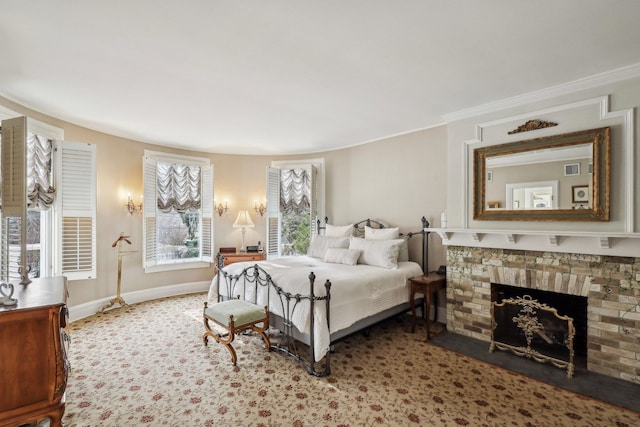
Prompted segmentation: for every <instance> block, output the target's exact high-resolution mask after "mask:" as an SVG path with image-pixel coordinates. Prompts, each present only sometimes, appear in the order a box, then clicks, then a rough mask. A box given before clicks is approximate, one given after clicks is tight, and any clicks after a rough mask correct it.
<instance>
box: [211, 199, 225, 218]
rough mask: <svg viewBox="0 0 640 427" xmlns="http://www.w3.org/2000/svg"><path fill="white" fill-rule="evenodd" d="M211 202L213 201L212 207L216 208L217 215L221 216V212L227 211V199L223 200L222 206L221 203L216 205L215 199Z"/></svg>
mask: <svg viewBox="0 0 640 427" xmlns="http://www.w3.org/2000/svg"><path fill="white" fill-rule="evenodd" d="M213 203H214V207H213V208H214V209H215V210H216V212H218V215H219V216H222V214H223V213H225V212H226V211H227V209H229V206H228V205H227V201H226V200H225V201H224V206H222V203H219V204H218V205H216V204H215V201H214V202H213Z"/></svg>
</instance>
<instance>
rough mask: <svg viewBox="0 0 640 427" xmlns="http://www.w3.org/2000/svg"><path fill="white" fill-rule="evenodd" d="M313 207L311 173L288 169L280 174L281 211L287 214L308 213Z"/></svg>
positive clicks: (303, 170)
mask: <svg viewBox="0 0 640 427" xmlns="http://www.w3.org/2000/svg"><path fill="white" fill-rule="evenodd" d="M310 207H311V171H310V170H309V169H288V170H282V171H281V173H280V209H281V211H282V212H283V213H285V214H290V213H295V214H303V213H308V212H309V209H310Z"/></svg>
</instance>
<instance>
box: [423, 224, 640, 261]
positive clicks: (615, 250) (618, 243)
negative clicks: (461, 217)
mask: <svg viewBox="0 0 640 427" xmlns="http://www.w3.org/2000/svg"><path fill="white" fill-rule="evenodd" d="M425 231H428V232H431V233H436V234H438V236H440V238H441V239H442V244H443V245H444V246H469V247H483V248H501V249H520V250H536V251H552V252H572V253H589V254H594V255H614V256H630V257H639V256H640V233H616V232H585V231H561V230H554V231H532V230H489V229H466V228H465V229H462V228H461V229H456V228H425Z"/></svg>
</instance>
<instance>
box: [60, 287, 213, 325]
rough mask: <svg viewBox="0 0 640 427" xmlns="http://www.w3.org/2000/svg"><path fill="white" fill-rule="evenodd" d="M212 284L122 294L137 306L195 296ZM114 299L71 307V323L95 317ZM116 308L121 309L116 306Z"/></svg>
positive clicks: (128, 302) (127, 300)
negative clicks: (177, 297) (165, 299)
mask: <svg viewBox="0 0 640 427" xmlns="http://www.w3.org/2000/svg"><path fill="white" fill-rule="evenodd" d="M210 284H211V282H210V281H203V282H191V283H180V284H177V285H168V286H161V287H158V288H150V289H144V290H142V291H134V292H127V293H125V294H122V298H123V299H124V300H125V301H126V302H127V304H137V303H139V302H144V301H150V300H154V299H158V298H165V297H172V296H176V295H185V294H193V293H196V292H206V291H207V290H208V289H209V286H210ZM112 298H113V297H107V298H102V299H99V300H94V301H89V302H86V303H83V304H78V305H74V306H70V307H69V321H70V322H75V321H76V320H80V319H84V318H85V317H89V316H93V315H94V314H96V313H97V312H99V311H100V309H101V308H102V307H104V306H105V305H106V304H107V303H108V302H109V301H111V299H112ZM115 307H116V308H117V307H119V306H118V305H115Z"/></svg>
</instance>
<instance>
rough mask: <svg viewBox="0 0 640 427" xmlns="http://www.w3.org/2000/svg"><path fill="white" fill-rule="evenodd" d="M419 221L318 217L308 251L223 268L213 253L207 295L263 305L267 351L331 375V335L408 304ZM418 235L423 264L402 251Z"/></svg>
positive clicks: (425, 235)
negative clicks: (414, 224) (405, 226)
mask: <svg viewBox="0 0 640 427" xmlns="http://www.w3.org/2000/svg"><path fill="white" fill-rule="evenodd" d="M325 222H326V219H325ZM422 225H423V227H422V229H421V230H420V231H419V232H416V233H408V234H407V235H405V236H402V235H398V234H395V235H394V233H397V228H396V229H394V228H389V227H385V226H384V224H382V223H380V222H378V221H373V220H370V219H367V220H364V221H360V222H358V223H354V224H353V225H351V224H349V225H348V226H346V227H335V226H331V225H330V224H325V225H324V226H322V225H321V224H320V223H318V230H324V235H317V236H314V238H313V239H312V242H311V244H310V248H309V252H308V255H306V256H298V257H282V258H276V259H272V260H266V261H258V262H238V263H234V264H230V265H228V266H226V267H223V265H224V258H223V256H222V255H220V254H218V256H217V263H218V271H219V273H218V274H217V275H216V276H215V277H214V278H213V280H212V282H211V287H210V289H209V294H208V297H207V299H208V301H209V303H215V302H217V301H221V300H223V299H228V298H229V297H234V298H236V297H239V298H243V299H246V300H249V301H252V302H254V303H256V304H258V305H261V306H266V305H268V306H269V312H270V314H271V317H270V326H271V331H270V333H271V334H272V336H273V335H277V336H279V339H276V340H273V344H272V346H271V350H273V351H278V352H281V353H284V354H286V355H288V356H290V357H292V358H294V359H295V360H297V361H298V362H299V363H300V364H301V365H303V366H304V367H305V369H306V370H307V372H309V373H310V374H312V375H316V376H326V375H329V374H330V372H331V368H330V349H331V346H332V345H333V344H334V343H335V342H336V341H338V340H340V339H341V338H344V337H345V336H347V335H349V334H351V333H354V332H356V331H359V330H362V329H364V328H367V327H369V326H371V325H373V324H375V323H377V322H379V321H381V320H383V319H385V318H388V317H390V316H393V315H396V314H399V313H403V312H405V311H407V310H408V309H409V286H408V279H409V278H410V277H414V276H419V275H421V274H422V273H423V270H424V269H423V266H426V265H428V259H427V253H428V251H427V249H428V231H427V228H428V226H429V224H428V222H427V221H426V219H425V218H424V217H423V218H422ZM347 227H349V228H352V230H350V229H349V228H347ZM336 233H338V234H342V233H344V234H343V235H341V236H338V235H337V234H336ZM365 233H366V236H365ZM326 234H329V235H328V236H327V235H326ZM348 234H352V235H353V237H351V236H348ZM416 235H420V236H422V239H423V245H422V251H423V255H422V265H420V264H418V263H416V262H412V261H409V260H408V253H405V251H406V250H407V248H408V246H407V243H408V242H407V240H408V239H409V238H411V237H413V236H416ZM396 236H397V237H398V238H393V237H396ZM364 237H367V238H366V239H365V238H364ZM344 239H346V240H347V242H348V243H346V244H347V247H344V246H345V240H344ZM354 258H355V262H354ZM425 268H426V267H425Z"/></svg>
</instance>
